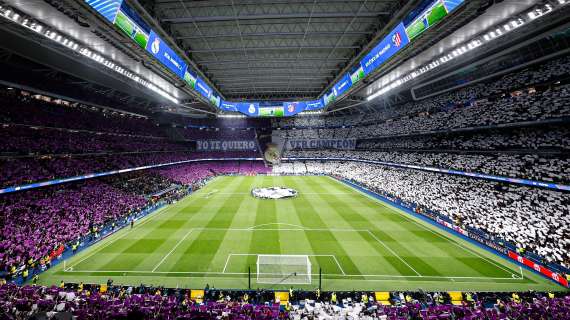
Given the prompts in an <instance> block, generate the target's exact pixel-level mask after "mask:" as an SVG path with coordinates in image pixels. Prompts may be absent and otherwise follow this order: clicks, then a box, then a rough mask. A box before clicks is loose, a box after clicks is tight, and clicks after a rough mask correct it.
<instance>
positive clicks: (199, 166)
mask: <svg viewBox="0 0 570 320" xmlns="http://www.w3.org/2000/svg"><path fill="white" fill-rule="evenodd" d="M157 171H158V172H159V173H160V174H161V175H163V176H165V177H168V178H170V179H172V180H173V181H176V182H179V183H182V184H191V183H194V182H195V181H199V180H204V179H207V178H210V177H213V176H216V175H220V174H242V175H252V174H258V173H262V174H264V173H269V172H271V168H268V167H266V166H265V165H264V164H263V162H262V161H231V162H230V161H228V162H202V163H196V164H194V165H192V166H175V167H171V168H166V169H159V170H157Z"/></svg>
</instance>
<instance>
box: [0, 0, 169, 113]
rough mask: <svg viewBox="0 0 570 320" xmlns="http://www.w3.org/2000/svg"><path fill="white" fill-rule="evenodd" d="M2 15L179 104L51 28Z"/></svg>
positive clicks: (5, 12) (0, 12) (3, 12)
mask: <svg viewBox="0 0 570 320" xmlns="http://www.w3.org/2000/svg"><path fill="white" fill-rule="evenodd" d="M0 15H2V16H4V17H6V18H7V19H9V20H11V21H13V22H16V23H18V24H20V25H21V26H23V27H25V28H27V29H29V30H32V31H34V32H36V33H38V34H40V35H43V36H44V37H46V38H48V39H51V40H53V41H55V42H58V43H60V44H63V45H64V46H66V47H68V48H70V49H73V50H79V53H80V54H82V55H84V56H86V57H88V58H90V59H92V60H93V61H95V62H98V63H100V64H102V65H104V66H106V67H108V68H109V69H111V70H114V71H115V72H117V73H120V74H122V75H123V76H125V77H127V78H130V79H131V80H133V81H135V82H137V83H139V84H141V85H143V86H145V87H147V88H150V89H151V90H152V91H154V92H155V93H158V94H159V95H160V96H162V97H164V98H166V99H167V100H169V101H171V102H173V103H175V104H178V103H179V102H178V99H176V98H175V97H174V96H172V95H170V94H169V93H167V92H166V91H165V90H164V89H162V88H159V87H158V86H155V85H151V86H149V85H148V83H149V82H148V81H146V80H144V79H142V78H141V77H139V76H138V75H135V74H134V73H132V72H130V71H127V70H125V69H124V68H122V67H119V66H116V65H115V63H114V62H112V61H111V60H108V59H105V58H104V57H103V56H101V55H99V54H97V53H94V52H92V51H91V50H89V49H88V48H86V47H80V46H79V44H77V43H76V42H74V41H71V40H70V39H68V38H65V37H63V36H62V35H60V34H58V33H57V32H55V31H53V30H51V29H49V28H44V26H43V25H42V24H40V23H38V22H32V23H31V24H30V21H33V19H30V18H29V17H23V18H24V19H23V20H22V21H18V20H20V17H22V16H21V15H20V14H18V13H17V12H15V11H13V10H12V9H11V8H7V7H4V6H0Z"/></svg>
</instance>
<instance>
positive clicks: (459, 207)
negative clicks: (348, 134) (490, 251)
mask: <svg viewBox="0 0 570 320" xmlns="http://www.w3.org/2000/svg"><path fill="white" fill-rule="evenodd" d="M273 172H274V173H281V174H328V175H334V176H339V177H342V178H344V179H348V180H351V181H355V182H357V183H359V184H362V185H364V186H366V187H367V188H369V189H371V190H373V191H375V192H378V193H380V194H382V195H385V196H387V197H389V198H393V199H398V200H399V201H402V202H404V203H408V204H413V205H414V206H418V207H421V208H425V209H429V210H431V211H434V212H437V213H439V214H442V215H444V216H446V217H448V218H449V219H450V220H451V221H454V222H455V223H456V224H457V225H459V226H461V227H464V228H466V229H470V228H471V229H477V230H481V231H484V232H486V233H488V234H490V235H493V236H496V237H498V238H501V239H503V240H505V241H508V242H511V243H514V244H516V246H517V247H518V248H520V249H523V250H527V251H529V252H534V253H536V254H538V255H540V256H542V257H544V259H545V261H544V263H552V262H554V263H558V264H561V265H562V266H564V267H566V268H569V267H570V254H569V253H570V237H569V235H568V232H567V230H568V228H569V227H570V216H569V215H568V208H569V207H570V197H568V194H567V193H565V192H560V191H553V190H545V189H539V188H533V187H523V186H515V185H510V184H503V183H497V182H491V181H487V180H479V179H472V178H467V177H461V176H455V175H447V174H441V173H434V172H426V171H420V170H410V169H399V168H392V167H387V166H382V165H375V164H366V163H359V162H339V161H327V162H321V161H307V162H295V163H282V164H281V165H280V166H277V167H274V170H273Z"/></svg>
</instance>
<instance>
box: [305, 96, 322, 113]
mask: <svg viewBox="0 0 570 320" xmlns="http://www.w3.org/2000/svg"><path fill="white" fill-rule="evenodd" d="M305 104H306V106H305V111H310V110H318V109H322V108H324V107H325V103H324V102H323V99H319V100H313V101H307V102H305Z"/></svg>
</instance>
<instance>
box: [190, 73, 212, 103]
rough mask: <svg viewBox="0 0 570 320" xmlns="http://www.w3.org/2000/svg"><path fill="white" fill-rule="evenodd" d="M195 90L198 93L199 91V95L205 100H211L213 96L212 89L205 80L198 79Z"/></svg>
mask: <svg viewBox="0 0 570 320" xmlns="http://www.w3.org/2000/svg"><path fill="white" fill-rule="evenodd" d="M194 88H195V89H196V91H198V93H199V94H201V95H202V96H203V97H204V98H206V99H208V100H209V99H210V96H211V95H212V89H211V88H210V86H208V85H207V84H206V83H205V82H204V80H202V78H200V77H197V78H196V85H195V86H194Z"/></svg>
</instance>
